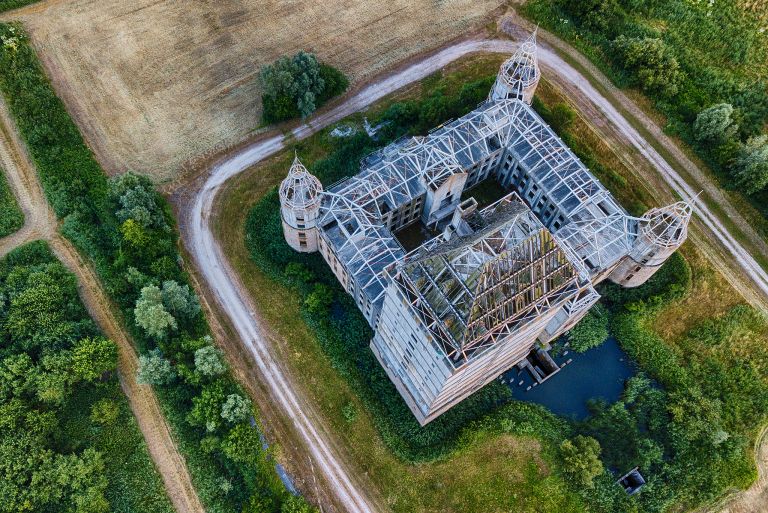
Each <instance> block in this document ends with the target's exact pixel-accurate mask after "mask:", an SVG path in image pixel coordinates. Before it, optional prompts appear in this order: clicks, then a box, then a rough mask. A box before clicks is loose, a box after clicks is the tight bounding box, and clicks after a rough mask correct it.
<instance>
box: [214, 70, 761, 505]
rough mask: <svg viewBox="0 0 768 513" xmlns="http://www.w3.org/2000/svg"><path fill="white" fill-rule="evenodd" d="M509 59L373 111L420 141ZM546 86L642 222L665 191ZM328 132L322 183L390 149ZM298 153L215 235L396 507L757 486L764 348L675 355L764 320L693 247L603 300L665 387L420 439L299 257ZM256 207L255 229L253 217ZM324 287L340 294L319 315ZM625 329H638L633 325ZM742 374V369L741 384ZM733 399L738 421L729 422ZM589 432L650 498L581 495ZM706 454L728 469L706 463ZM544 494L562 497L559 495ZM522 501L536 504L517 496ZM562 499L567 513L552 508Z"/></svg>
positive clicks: (263, 179)
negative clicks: (286, 236) (561, 414)
mask: <svg viewBox="0 0 768 513" xmlns="http://www.w3.org/2000/svg"><path fill="white" fill-rule="evenodd" d="M497 65H498V59H494V58H487V57H479V58H478V57H475V58H470V59H467V60H465V61H463V62H462V63H460V64H456V65H454V66H452V67H451V70H450V72H448V73H446V74H439V73H438V74H436V75H433V76H431V77H428V78H427V79H426V80H425V81H423V82H422V83H421V84H420V85H416V86H413V87H410V88H409V89H408V90H407V91H405V92H401V93H399V94H397V95H396V96H395V98H396V99H397V100H400V101H398V102H395V103H393V98H388V99H385V100H384V101H383V102H382V103H381V104H380V105H378V106H375V107H374V108H372V109H371V111H370V112H368V113H367V114H368V117H369V118H370V119H372V121H382V120H387V121H389V122H390V124H389V125H387V128H386V130H385V133H384V137H385V138H396V137H398V136H400V135H401V134H403V133H419V132H422V131H423V130H425V129H428V128H430V127H432V126H435V125H437V124H439V122H440V121H442V120H443V119H445V118H450V117H454V116H456V115H457V114H461V113H463V112H462V109H464V111H466V110H469V109H470V108H472V107H474V103H473V101H475V100H477V98H475V97H474V95H480V93H481V92H483V93H485V92H486V91H487V90H485V91H483V88H484V87H486V86H490V81H491V80H492V74H493V73H495V70H496V67H497ZM478 78H480V79H479V80H478ZM467 82H469V84H467ZM463 84H467V85H466V87H464V85H463ZM541 93H542V94H541V95H540V99H539V101H538V104H537V108H539V109H540V111H541V112H542V115H544V116H545V117H547V118H548V119H550V121H551V122H552V123H553V126H554V125H555V124H557V123H560V125H559V126H558V127H557V128H558V130H559V132H560V133H561V135H562V136H563V138H564V139H566V141H567V142H568V144H570V145H572V146H573V148H574V149H575V150H576V151H577V153H578V154H579V157H580V158H581V159H582V160H583V161H584V162H585V163H587V165H589V166H590V167H591V168H592V169H593V170H594V172H595V174H596V175H597V176H598V177H599V178H600V179H601V181H603V183H604V184H606V186H608V188H609V189H611V191H612V192H614V194H616V195H617V197H618V198H619V200H620V201H621V202H622V203H623V204H624V205H626V206H627V207H628V208H629V209H630V210H631V211H632V212H633V213H641V212H642V211H644V210H645V209H646V208H648V207H649V206H654V205H655V201H654V198H653V196H652V194H651V193H650V192H649V191H647V190H646V189H645V188H644V187H643V185H642V184H640V183H638V181H637V179H636V178H635V177H634V176H633V175H632V173H631V172H629V170H628V169H626V168H625V167H624V166H623V164H622V163H621V160H620V159H619V158H617V157H616V155H614V154H612V152H611V150H610V148H608V147H607V146H606V145H605V144H604V143H602V141H600V140H599V139H598V138H597V137H596V136H595V135H594V133H593V132H592V131H591V130H590V129H589V127H587V126H586V125H585V124H584V123H583V121H580V120H579V119H578V118H575V119H574V117H573V116H571V118H570V120H566V121H565V122H562V118H557V116H553V111H557V112H562V108H561V107H562V106H557V103H558V102H559V100H558V98H557V95H556V93H554V91H553V90H551V88H548V87H547V86H546V85H544V87H543V88H542V91H541ZM481 96H482V95H481ZM475 103H476V102H475ZM556 107H557V108H556ZM566 117H568V116H566ZM359 121H360V120H359V118H358V117H353V118H351V119H348V120H345V121H343V122H342V123H344V124H347V125H351V126H358V127H359ZM331 128H332V127H331ZM328 132H329V130H326V131H324V132H321V133H319V134H317V135H315V136H313V137H311V138H309V139H308V140H305V141H302V142H300V143H298V144H297V145H296V149H297V150H298V152H299V156H300V157H301V158H302V160H303V162H304V163H305V164H307V165H308V167H310V169H311V170H312V172H314V173H315V174H317V176H318V177H319V178H320V179H321V180H322V181H323V182H324V183H326V184H328V183H332V182H334V181H336V180H337V179H339V178H340V177H341V176H343V175H345V174H347V175H348V174H354V173H355V172H356V171H357V162H358V160H359V157H360V156H362V155H365V154H366V153H367V152H369V151H370V150H371V149H373V148H374V147H376V146H377V145H380V144H382V142H381V141H379V142H376V141H371V140H369V139H368V138H367V137H366V136H364V135H363V134H358V135H356V136H354V137H352V138H350V139H347V140H344V141H340V140H338V139H334V138H332V137H330V136H329V135H328ZM291 158H292V152H290V151H288V152H284V153H283V154H281V155H278V156H276V157H274V158H272V159H270V160H269V161H267V162H264V163H262V164H260V165H258V166H256V167H255V168H253V169H251V170H249V171H248V172H246V173H245V174H244V175H242V176H241V177H239V178H238V180H237V181H233V182H236V183H232V184H229V185H228V188H227V190H226V191H225V193H224V194H222V196H221V198H220V200H219V204H218V208H219V209H220V215H218V216H217V217H216V219H217V224H216V225H215V230H216V234H217V237H218V238H219V240H220V241H221V242H222V244H223V247H224V250H225V253H226V254H227V256H228V258H229V259H230V261H231V262H232V264H233V266H234V267H235V269H237V270H238V272H239V273H240V276H241V279H243V281H244V283H245V285H246V287H247V288H248V290H249V291H250V292H251V294H252V296H253V299H254V301H255V302H256V303H257V306H258V307H259V308H260V310H261V312H262V314H263V315H264V316H265V318H266V320H267V321H268V322H269V323H270V325H271V326H272V328H273V329H274V330H275V331H276V332H277V334H278V335H280V336H281V338H282V340H283V342H282V344H281V345H280V346H279V350H280V352H281V353H282V354H283V355H284V357H285V358H286V360H287V361H288V362H289V364H290V367H291V368H292V369H293V370H294V372H295V373H296V374H297V376H298V375H300V376H302V378H301V379H302V380H303V381H305V382H307V391H306V393H307V394H308V395H309V396H310V397H312V398H313V399H314V400H315V404H317V405H319V408H321V411H322V412H323V413H324V415H325V416H326V417H327V419H328V421H329V423H330V425H331V426H332V427H333V428H334V430H335V432H336V434H337V436H339V437H340V438H341V439H342V440H343V442H344V443H345V445H347V446H349V447H350V450H351V452H352V456H353V458H354V460H355V461H356V463H357V465H358V466H359V468H361V469H364V470H365V472H367V474H368V476H369V477H370V478H371V479H372V480H373V481H374V483H376V484H377V485H378V487H379V488H380V489H381V490H384V491H385V492H384V493H385V497H386V499H387V500H388V501H389V502H390V503H391V504H392V505H393V509H395V510H396V511H435V510H440V511H504V510H508V509H509V507H510V506H509V505H510V504H514V506H513V508H514V509H516V510H519V509H520V508H531V509H532V510H537V509H544V510H547V511H567V510H569V509H573V508H576V509H582V510H583V509H587V508H589V509H590V510H593V511H606V512H608V511H610V512H613V511H663V510H666V509H670V508H676V507H684V508H688V507H693V506H695V505H698V504H702V503H705V502H708V501H711V500H713V499H714V498H716V497H717V496H719V495H720V494H722V493H724V492H725V490H726V489H728V488H729V487H731V486H736V487H745V486H747V485H749V483H750V482H751V481H752V480H753V479H754V477H755V468H754V461H753V460H752V457H751V455H752V452H751V450H750V449H751V444H752V443H753V442H754V437H755V436H756V429H755V427H756V426H759V425H761V424H762V423H764V422H765V420H766V419H765V412H766V408H767V407H768V405H766V404H765V399H764V398H765V397H768V395H766V392H768V383H767V382H766V378H765V374H764V373H763V372H762V371H761V369H763V368H764V367H765V357H766V355H765V352H764V351H762V350H761V349H760V347H762V346H761V345H760V344H758V345H750V350H749V351H746V352H745V353H742V354H739V355H737V356H734V355H732V354H730V353H729V352H728V351H716V352H711V351H709V352H707V351H701V352H700V354H701V355H702V356H701V358H699V357H696V358H688V359H685V358H682V357H681V356H677V355H678V351H679V350H680V349H678V348H679V347H686V348H687V347H693V346H692V344H693V345H695V344H696V343H697V342H694V341H696V340H697V338H696V337H699V336H703V334H707V336H708V337H710V338H714V339H716V340H721V341H722V340H729V341H730V340H733V339H734V337H737V336H741V335H737V334H739V333H748V334H749V335H748V336H749V337H754V338H755V339H757V340H761V341H763V343H764V342H765V341H768V338H766V329H765V320H764V319H762V318H761V317H760V316H759V315H757V314H755V312H754V311H753V310H751V309H749V308H748V307H745V306H743V305H740V304H739V302H738V300H737V299H736V298H737V296H736V294H735V293H734V291H733V290H732V289H731V288H730V286H729V285H728V284H727V282H726V281H725V280H724V279H723V278H722V276H720V275H719V274H717V273H716V272H714V271H713V270H712V269H711V268H710V267H709V266H708V265H707V263H706V261H705V260H704V259H703V258H702V257H701V255H700V254H699V253H698V252H697V251H696V250H695V248H693V247H692V246H690V244H688V245H686V247H685V248H684V250H683V253H684V254H685V256H686V260H683V259H682V258H681V257H679V256H678V257H675V258H674V259H672V260H671V261H670V264H669V265H668V266H666V267H665V269H666V271H665V272H660V273H659V275H658V276H657V277H656V278H655V279H654V280H652V282H649V284H648V285H647V286H644V287H642V288H640V289H635V290H633V291H630V292H626V291H623V290H622V289H619V288H617V287H611V286H607V287H603V289H602V292H603V294H604V296H605V297H606V305H607V306H608V307H609V310H610V312H611V313H610V315H611V318H612V319H613V321H612V326H613V327H614V334H615V335H616V336H617V338H618V339H619V341H620V343H621V344H622V347H624V349H625V350H626V351H628V352H629V353H630V354H631V355H632V356H633V357H634V358H635V359H637V360H638V361H639V363H640V365H641V369H642V370H643V371H646V372H647V373H648V375H650V377H651V378H653V379H654V380H656V382H657V383H661V384H662V385H663V388H657V387H654V386H653V385H652V383H653V382H652V381H649V380H647V379H646V378H643V377H639V378H637V379H636V380H633V381H631V382H630V384H629V385H628V388H627V392H626V393H625V395H624V397H623V398H622V400H621V401H619V402H618V403H616V404H614V405H595V408H594V410H593V416H592V417H591V418H590V419H588V421H586V422H584V423H571V422H566V421H564V419H559V418H557V417H555V416H553V415H551V414H548V413H547V412H546V411H545V410H544V409H543V408H541V407H538V406H535V405H530V404H521V403H518V402H510V400H509V398H508V396H506V395H505V394H504V390H502V389H500V388H499V387H497V385H496V384H494V385H490V386H489V387H487V388H486V389H485V390H483V391H481V392H480V393H478V394H476V396H474V397H473V398H472V399H470V400H468V401H467V402H466V403H465V404H462V405H461V406H459V407H457V408H455V409H454V410H453V411H452V412H451V413H450V414H448V415H446V416H444V417H441V418H440V419H438V420H437V421H436V422H435V423H433V424H430V425H428V426H427V427H426V428H419V427H418V426H417V425H416V424H415V422H414V421H413V419H412V418H411V417H410V415H409V413H408V410H407V408H406V407H405V405H404V404H403V403H402V400H401V399H400V398H399V396H398V394H397V392H396V390H395V389H394V387H393V386H392V385H391V384H390V383H389V381H388V380H387V379H386V376H385V375H384V373H383V372H382V371H381V369H380V368H379V366H378V364H377V363H376V361H375V360H374V359H373V357H372V356H371V354H370V351H369V350H368V347H367V345H368V342H369V340H370V335H371V332H370V329H369V328H368V326H367V324H366V323H365V321H364V320H363V319H362V316H361V315H360V314H359V312H358V311H357V309H356V307H355V306H354V304H353V302H352V301H351V300H350V299H349V298H348V297H347V295H346V294H345V293H344V291H343V290H341V288H340V287H339V286H338V284H337V283H336V280H335V279H334V278H333V276H332V275H331V274H330V272H329V271H328V270H327V266H326V265H325V264H324V262H323V261H322V258H321V257H320V256H318V255H317V254H313V255H300V254H298V253H295V252H293V251H291V250H290V248H288V247H287V245H286V244H285V243H284V241H283V237H282V231H281V227H280V220H279V203H278V198H277V194H276V191H275V189H274V187H275V185H277V184H278V183H279V182H280V180H281V179H282V178H283V177H284V176H285V173H286V171H287V169H288V167H289V165H290V160H291ZM252 205H253V208H252V209H250V213H249V214H248V216H247V219H246V216H245V214H244V213H245V212H247V211H248V210H249V207H251V206H252ZM329 290H330V291H331V297H332V298H333V300H332V302H331V304H330V305H327V303H326V305H323V300H322V298H324V297H326V296H327V295H328V293H327V291H329ZM659 319H663V322H661V321H659ZM632 323H634V324H632ZM629 325H633V326H636V329H635V330H632V329H629V330H628V329H626V326H629ZM638 326H642V328H643V329H642V330H640V328H639V327H638ZM691 330H694V331H691ZM636 332H637V333H640V335H636ZM659 333H662V334H663V335H664V336H663V337H661V336H660V335H659ZM692 333H695V335H692ZM712 333H717V335H712ZM718 344H722V342H718ZM683 354H687V353H683ZM672 355H674V356H675V358H674V359H673V360H670V361H674V362H676V365H677V366H679V367H680V368H681V370H680V372H679V375H677V376H670V375H667V374H665V371H664V367H663V365H664V364H663V362H664V359H670V358H671V356H672ZM734 366H736V367H738V368H743V369H745V372H744V373H740V374H738V375H737V374H733V375H731V374H729V372H728V370H729V369H731V368H732V367H734ZM718 383H722V384H723V388H722V389H718V388H717V384H718ZM741 387H743V389H742V388H741ZM726 391H727V392H726ZM730 405H733V406H734V407H735V411H736V412H735V413H733V412H731V411H728V412H726V409H727V408H730V407H731V406H730ZM679 412H685V413H684V414H680V413H679ZM576 433H581V434H585V435H589V436H592V437H594V438H596V439H597V440H599V441H600V443H601V444H602V446H603V453H602V462H603V464H604V465H605V467H606V468H610V469H611V470H615V471H617V472H621V471H623V470H628V468H631V467H632V466H634V465H639V466H641V468H643V470H644V473H645V475H646V477H647V478H648V479H649V485H648V486H647V487H646V488H645V490H644V492H643V493H642V494H640V495H639V496H635V497H633V498H631V499H628V498H627V497H625V496H624V495H623V492H622V493H618V494H617V493H616V492H617V487H616V486H615V485H614V484H613V483H612V481H611V479H612V478H611V476H610V474H609V473H608V472H605V473H603V474H602V475H600V476H598V477H597V478H596V479H595V482H594V487H583V486H579V487H578V488H577V489H574V488H571V484H572V483H575V482H576V481H574V480H572V479H571V478H572V476H571V475H570V474H568V466H567V464H566V463H565V462H564V461H563V460H562V459H561V457H560V452H559V449H558V447H559V445H560V443H561V442H562V441H563V440H564V439H565V438H568V437H571V436H573V435H574V434H576ZM669 433H674V436H672V437H670V436H669ZM521 437H523V438H522V439H530V438H532V439H533V440H535V443H534V444H533V445H531V443H530V442H528V443H526V444H525V445H526V447H528V451H529V460H531V459H532V460H536V459H537V458H541V461H543V462H544V464H545V465H546V469H547V470H548V472H549V477H548V478H547V480H544V481H541V482H540V483H538V484H536V483H534V482H533V481H532V480H529V479H522V480H520V479H514V476H513V475H512V474H510V473H509V467H508V465H507V463H508V461H506V460H504V456H505V455H502V454H499V455H498V457H496V455H494V454H493V453H492V452H491V453H488V452H487V448H488V447H495V446H496V445H495V444H498V446H499V447H504V446H506V444H508V443H511V441H515V440H516V442H515V443H517V444H519V443H522V442H521ZM537 453H538V454H539V455H540V456H536V454H537ZM531 454H533V455H531ZM704 461H710V462H713V461H714V462H718V463H717V464H710V465H709V466H706V465H703V462H704ZM414 462H418V463H417V464H414ZM468 462H472V464H473V465H474V467H471V470H470V471H469V472H470V473H471V474H472V476H474V478H473V479H462V478H461V476H462V474H461V472H460V471H458V470H457V471H456V472H453V473H452V474H451V475H448V476H447V475H445V474H444V473H443V472H444V470H445V468H454V469H462V470H464V469H467V468H468V467H467V466H466V465H467V463H468ZM691 465H694V466H695V468H699V469H700V470H699V471H698V472H697V473H696V475H691V474H690V473H689V472H687V471H686V470H685V469H686V468H690V466H691ZM627 466H629V467H627ZM625 467H627V468H625ZM518 468H519V467H518ZM539 472H541V470H540V471H539ZM524 475H525V473H524ZM569 476H570V477H569ZM547 482H548V485H547V486H546V487H543V485H544V483H547ZM502 487H503V488H505V490H506V491H505V492H502V491H500V490H501V488H502ZM491 490H493V492H492V493H490V491H491ZM544 490H547V491H548V492H549V493H550V495H547V497H548V498H547V499H546V500H545V499H544V495H542V492H543V491H544ZM478 497H482V498H483V499H482V500H480V501H478V499H477V498H478ZM521 497H527V499H526V500H524V501H522V500H521V501H519V502H515V499H519V498H521ZM554 500H563V501H567V502H565V503H562V504H559V505H556V506H555V505H554V504H553V503H552V502H547V501H554ZM574 501H575V502H574Z"/></svg>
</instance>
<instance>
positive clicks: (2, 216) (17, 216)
mask: <svg viewBox="0 0 768 513" xmlns="http://www.w3.org/2000/svg"><path fill="white" fill-rule="evenodd" d="M23 225H24V214H23V213H22V211H21V209H20V208H19V205H18V203H16V198H15V197H14V196H13V192H12V191H11V188H10V187H9V186H8V182H7V181H6V178H5V173H4V172H3V170H2V169H0V237H5V236H6V235H10V234H12V233H14V232H15V231H17V230H18V229H19V228H21V227H22V226H23Z"/></svg>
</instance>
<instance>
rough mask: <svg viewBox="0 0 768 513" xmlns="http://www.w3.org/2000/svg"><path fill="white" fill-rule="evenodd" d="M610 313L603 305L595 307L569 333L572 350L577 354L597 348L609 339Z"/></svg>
mask: <svg viewBox="0 0 768 513" xmlns="http://www.w3.org/2000/svg"><path fill="white" fill-rule="evenodd" d="M608 321H609V317H608V311H607V310H606V309H605V307H604V306H603V305H601V304H596V305H595V306H593V307H592V308H591V309H590V311H589V312H588V313H587V315H585V316H584V318H583V319H582V320H581V321H579V323H578V324H577V325H576V326H574V327H573V329H572V330H571V331H569V332H568V341H569V342H570V345H571V348H573V350H574V351H576V352H577V353H583V352H584V351H586V350H588V349H592V348H593V347H597V346H599V345H600V344H602V343H603V342H605V340H606V339H607V338H608Z"/></svg>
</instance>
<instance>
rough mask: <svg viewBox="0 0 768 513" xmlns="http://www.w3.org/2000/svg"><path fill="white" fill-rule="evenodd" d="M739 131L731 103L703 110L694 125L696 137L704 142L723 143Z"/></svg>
mask: <svg viewBox="0 0 768 513" xmlns="http://www.w3.org/2000/svg"><path fill="white" fill-rule="evenodd" d="M738 129H739V126H738V125H737V124H736V122H735V121H734V119H733V105H731V104H730V103H718V104H717V105H712V106H711V107H708V108H706V109H704V110H702V111H701V112H700V113H699V115H698V116H696V122H695V123H694V125H693V130H694V137H696V139H698V140H699V141H702V142H716V143H720V142H723V141H725V140H727V139H730V138H731V137H733V136H734V135H735V134H736V131H738Z"/></svg>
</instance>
